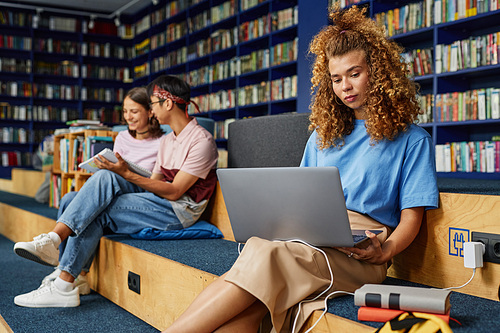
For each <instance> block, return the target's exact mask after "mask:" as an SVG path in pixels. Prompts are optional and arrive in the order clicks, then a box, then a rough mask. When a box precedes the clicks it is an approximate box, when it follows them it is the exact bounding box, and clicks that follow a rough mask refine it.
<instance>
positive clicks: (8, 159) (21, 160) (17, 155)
mask: <svg viewBox="0 0 500 333" xmlns="http://www.w3.org/2000/svg"><path fill="white" fill-rule="evenodd" d="M0 154H1V155H2V166H3V167H9V166H31V165H32V163H33V162H32V157H31V154H30V153H26V152H25V153H22V152H20V151H2V152H0Z"/></svg>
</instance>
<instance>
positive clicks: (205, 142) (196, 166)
mask: <svg viewBox="0 0 500 333" xmlns="http://www.w3.org/2000/svg"><path fill="white" fill-rule="evenodd" d="M217 158H218V153H217V146H216V145H215V142H214V141H213V140H211V139H209V138H206V139H200V140H198V141H197V142H196V143H195V144H194V145H193V146H192V147H191V149H190V150H189V154H188V156H187V158H186V160H185V161H184V163H183V165H182V167H181V170H182V171H184V172H186V173H189V174H190V175H193V176H196V177H199V178H202V179H205V178H206V177H207V175H208V173H209V172H210V170H212V169H214V168H215V166H216V165H217Z"/></svg>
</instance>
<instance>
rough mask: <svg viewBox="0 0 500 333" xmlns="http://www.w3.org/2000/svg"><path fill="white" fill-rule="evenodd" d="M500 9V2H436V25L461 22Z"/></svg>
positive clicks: (441, 0) (437, 0) (455, 0)
mask: <svg viewBox="0 0 500 333" xmlns="http://www.w3.org/2000/svg"><path fill="white" fill-rule="evenodd" d="M497 9H500V3H499V2H498V0H435V1H434V10H435V19H434V23H435V24H439V23H445V22H452V21H456V20H460V19H463V18H466V17H471V16H476V15H477V14H482V13H487V12H490V11H494V10H497Z"/></svg>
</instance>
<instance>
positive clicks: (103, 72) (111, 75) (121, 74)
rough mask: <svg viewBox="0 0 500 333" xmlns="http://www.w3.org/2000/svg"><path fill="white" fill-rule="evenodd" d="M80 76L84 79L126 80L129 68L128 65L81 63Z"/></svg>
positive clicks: (128, 77)
mask: <svg viewBox="0 0 500 333" xmlns="http://www.w3.org/2000/svg"><path fill="white" fill-rule="evenodd" d="M81 77H82V78H84V79H85V78H92V79H99V80H115V81H127V80H129V79H130V69H129V68H128V67H114V66H99V65H82V67H81Z"/></svg>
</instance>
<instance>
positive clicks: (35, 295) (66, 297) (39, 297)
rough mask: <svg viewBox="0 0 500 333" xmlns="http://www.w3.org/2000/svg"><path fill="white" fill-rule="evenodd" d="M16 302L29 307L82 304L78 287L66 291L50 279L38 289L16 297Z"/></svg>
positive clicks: (61, 306)
mask: <svg viewBox="0 0 500 333" xmlns="http://www.w3.org/2000/svg"><path fill="white" fill-rule="evenodd" d="M14 303H15V304H16V305H19V306H24V307H28V308H69V307H75V306H79V305H80V295H79V294H78V288H74V289H73V290H71V291H69V292H64V291H61V290H59V289H57V287H56V286H55V285H54V281H48V282H47V283H44V284H42V285H41V286H40V288H38V289H37V290H33V291H32V292H30V293H27V294H23V295H19V296H16V297H14Z"/></svg>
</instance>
